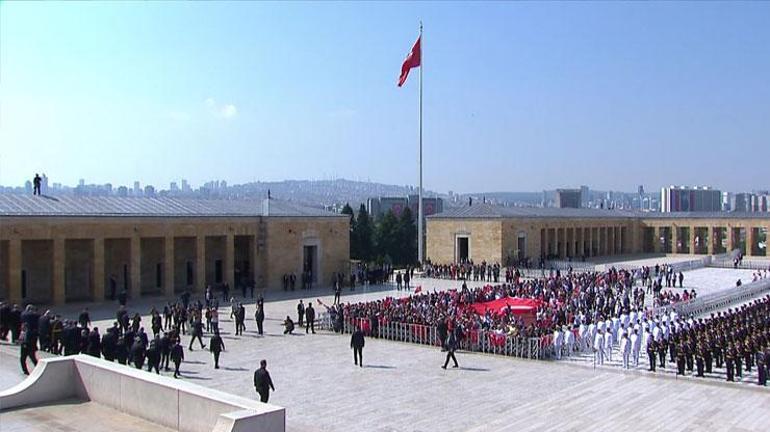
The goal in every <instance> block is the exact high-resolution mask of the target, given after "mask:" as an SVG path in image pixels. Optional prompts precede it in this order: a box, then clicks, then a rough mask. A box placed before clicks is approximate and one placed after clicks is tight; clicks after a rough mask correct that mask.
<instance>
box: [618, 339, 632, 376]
mask: <svg viewBox="0 0 770 432" xmlns="http://www.w3.org/2000/svg"><path fill="white" fill-rule="evenodd" d="M620 353H621V354H622V355H623V369H628V360H629V357H630V354H631V342H630V341H629V340H628V336H627V335H626V334H625V333H623V335H622V336H621V337H620Z"/></svg>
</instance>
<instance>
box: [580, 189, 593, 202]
mask: <svg viewBox="0 0 770 432" xmlns="http://www.w3.org/2000/svg"><path fill="white" fill-rule="evenodd" d="M590 199H591V197H590V195H589V190H588V186H580V206H581V207H588V202H589V201H590Z"/></svg>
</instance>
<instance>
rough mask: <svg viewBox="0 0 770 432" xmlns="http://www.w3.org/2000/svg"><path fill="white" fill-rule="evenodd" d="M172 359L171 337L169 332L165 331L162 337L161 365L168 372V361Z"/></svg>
mask: <svg viewBox="0 0 770 432" xmlns="http://www.w3.org/2000/svg"><path fill="white" fill-rule="evenodd" d="M169 360H171V338H170V337H169V335H168V332H164V333H163V336H161V338H160V366H161V367H162V368H163V369H165V370H166V372H168V363H169Z"/></svg>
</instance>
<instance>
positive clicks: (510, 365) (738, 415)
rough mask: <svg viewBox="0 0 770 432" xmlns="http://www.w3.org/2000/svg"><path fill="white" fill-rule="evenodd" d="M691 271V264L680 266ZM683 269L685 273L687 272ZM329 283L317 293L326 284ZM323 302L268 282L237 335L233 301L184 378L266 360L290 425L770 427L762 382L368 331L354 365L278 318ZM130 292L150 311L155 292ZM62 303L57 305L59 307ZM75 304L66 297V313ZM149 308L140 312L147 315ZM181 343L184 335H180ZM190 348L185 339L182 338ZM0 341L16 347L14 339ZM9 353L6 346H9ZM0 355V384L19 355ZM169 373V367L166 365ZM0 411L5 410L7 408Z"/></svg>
mask: <svg viewBox="0 0 770 432" xmlns="http://www.w3.org/2000/svg"><path fill="white" fill-rule="evenodd" d="M686 277H687V276H686ZM687 280H689V279H686V281H687ZM457 284H458V282H456V281H436V280H429V281H428V280H419V279H418V280H417V281H416V283H415V285H423V287H424V288H423V289H433V288H434V287H435V288H436V289H445V288H447V287H456V286H457ZM321 294H324V295H321ZM386 295H393V296H402V295H408V293H405V292H403V291H402V292H397V291H395V290H392V289H390V287H371V288H369V289H366V290H362V289H360V288H359V290H357V291H355V292H354V293H350V292H349V291H345V294H344V297H343V301H351V302H353V301H362V300H370V299H377V298H382V297H384V296H386ZM300 297H301V298H303V299H304V300H305V302H307V301H312V302H315V301H316V299H318V298H320V299H321V300H322V301H323V302H325V303H327V304H329V303H331V301H332V296H331V292H330V291H329V290H323V291H320V290H318V289H315V290H314V291H312V292H310V293H307V292H301V293H300V292H294V293H283V292H280V293H270V294H269V295H268V296H267V303H266V314H267V320H266V322H265V331H266V334H265V335H264V336H259V335H257V334H256V328H255V327H256V325H255V323H254V320H253V314H254V306H253V304H251V303H249V304H248V306H247V322H246V325H247V331H246V332H245V333H244V335H243V336H239V337H236V336H234V335H233V324H234V323H233V322H232V321H230V320H229V317H228V316H229V311H222V312H223V313H222V315H221V322H220V326H221V328H222V329H223V337H224V340H225V344H226V346H227V351H226V352H224V353H223V354H222V358H221V367H222V368H221V369H219V370H215V369H214V368H213V361H212V357H211V354H210V353H208V352H207V351H203V350H199V349H198V347H195V350H194V351H192V352H187V351H186V353H185V357H186V360H185V362H184V364H183V365H182V379H185V380H189V381H190V382H195V383H198V384H201V385H204V386H206V387H211V388H216V389H219V390H223V391H225V392H229V393H233V394H238V395H241V396H245V397H256V394H255V392H254V389H253V386H252V376H253V371H254V370H255V368H256V367H257V366H258V363H259V360H260V359H262V358H264V359H267V360H268V369H269V370H270V372H271V374H272V376H273V380H274V382H275V385H276V389H277V391H276V392H275V393H273V394H272V395H271V399H270V402H271V403H275V404H276V405H279V406H283V407H286V410H287V427H288V430H289V431H296V432H304V431H342V430H357V431H375V432H378V431H382V432H385V431H413V432H418V431H426V432H427V431H448V432H452V431H458V432H459V431H509V430H510V431H514V430H515V431H521V430H524V431H528V430H532V431H543V430H566V431H571V430H575V431H577V430H586V429H589V428H590V429H592V430H607V429H620V430H645V431H647V430H668V431H689V430H693V431H694V430H736V431H742V430H756V431H764V430H766V429H767V418H768V416H769V415H770V408H768V407H767V405H766V404H760V401H762V400H764V398H766V397H767V393H766V392H763V391H762V390H761V389H758V388H757V387H756V386H751V385H748V384H733V385H730V384H729V383H722V382H721V381H717V380H707V381H708V383H706V382H704V381H703V380H695V379H678V380H674V379H671V378H666V377H665V376H664V377H660V376H650V375H648V374H641V373H623V372H620V371H618V370H617V368H607V369H602V368H599V369H596V370H594V369H593V368H591V367H585V366H581V367H577V366H575V365H572V364H569V363H568V362H547V361H530V360H521V359H513V358H505V357H500V356H493V355H483V354H470V353H464V352H461V353H458V360H459V362H460V366H461V367H460V368H459V369H452V368H450V369H448V370H443V369H441V368H440V366H441V364H443V361H444V355H443V353H441V352H440V351H439V350H438V349H436V348H431V347H426V346H417V345H412V344H406V343H398V342H391V341H381V340H375V339H367V341H366V348H365V349H364V362H365V367H364V368H358V367H356V366H354V365H353V361H352V358H351V357H352V352H351V350H350V349H349V343H350V338H349V336H347V335H345V336H341V335H336V334H333V333H327V332H321V331H319V332H318V333H317V334H315V335H313V334H305V333H304V331H302V330H301V331H300V332H299V333H296V334H294V335H283V334H282V333H283V332H282V323H281V322H282V319H283V318H285V316H286V315H291V316H292V317H294V316H295V315H296V309H295V306H296V303H297V299H298V298H300ZM154 300H155V301H154V302H153V301H152V299H150V300H143V301H142V302H139V303H137V304H130V305H129V306H131V308H132V309H135V310H138V311H140V312H144V313H146V312H147V311H148V310H149V306H150V304H152V303H155V304H156V305H162V304H163V299H154ZM57 310H58V309H57ZM78 310H79V307H78V306H77V305H76V306H68V307H66V308H61V311H62V312H65V313H67V314H68V315H72V314H76V313H77V311H78ZM114 310H115V306H114V305H111V304H110V305H98V306H93V307H92V315H93V316H94V317H99V319H100V320H99V321H97V322H96V325H98V326H99V327H100V328H104V327H107V326H109V325H111V322H112V321H113V319H114V318H113V316H114ZM148 322H149V320H148V319H147V318H145V319H143V324H145V325H146V326H148ZM183 342H185V343H188V342H189V337H183ZM185 348H186V347H185ZM2 351H3V352H6V353H8V352H10V353H16V351H15V350H13V349H11V348H10V347H4V348H3V350H2ZM5 355H6V356H7V355H8V354H5ZM7 358H8V357H3V358H2V360H3V361H2V363H1V364H0V371H2V372H0V384H2V383H5V382H7V381H6V379H5V378H3V377H4V376H12V374H13V373H14V372H13V371H14V370H15V371H17V372H16V374H18V375H17V376H18V377H19V378H21V376H20V373H19V372H18V365H17V363H16V362H8V361H5V360H6V359H7ZM163 374H165V375H170V373H168V372H163ZM4 415H5V414H4Z"/></svg>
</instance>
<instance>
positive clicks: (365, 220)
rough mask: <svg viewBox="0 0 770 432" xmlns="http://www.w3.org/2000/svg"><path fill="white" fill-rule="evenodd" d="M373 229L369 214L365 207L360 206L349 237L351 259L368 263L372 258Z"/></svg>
mask: <svg viewBox="0 0 770 432" xmlns="http://www.w3.org/2000/svg"><path fill="white" fill-rule="evenodd" d="M373 240H374V227H373V226H372V221H371V219H369V213H368V212H367V211H366V207H365V206H364V205H363V204H361V207H360V208H359V209H358V217H357V218H356V222H355V224H354V225H353V231H352V236H351V243H352V245H353V246H352V252H351V257H352V258H354V259H360V260H363V261H370V260H371V259H372V258H373V257H374V255H375V254H374V246H373Z"/></svg>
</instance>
